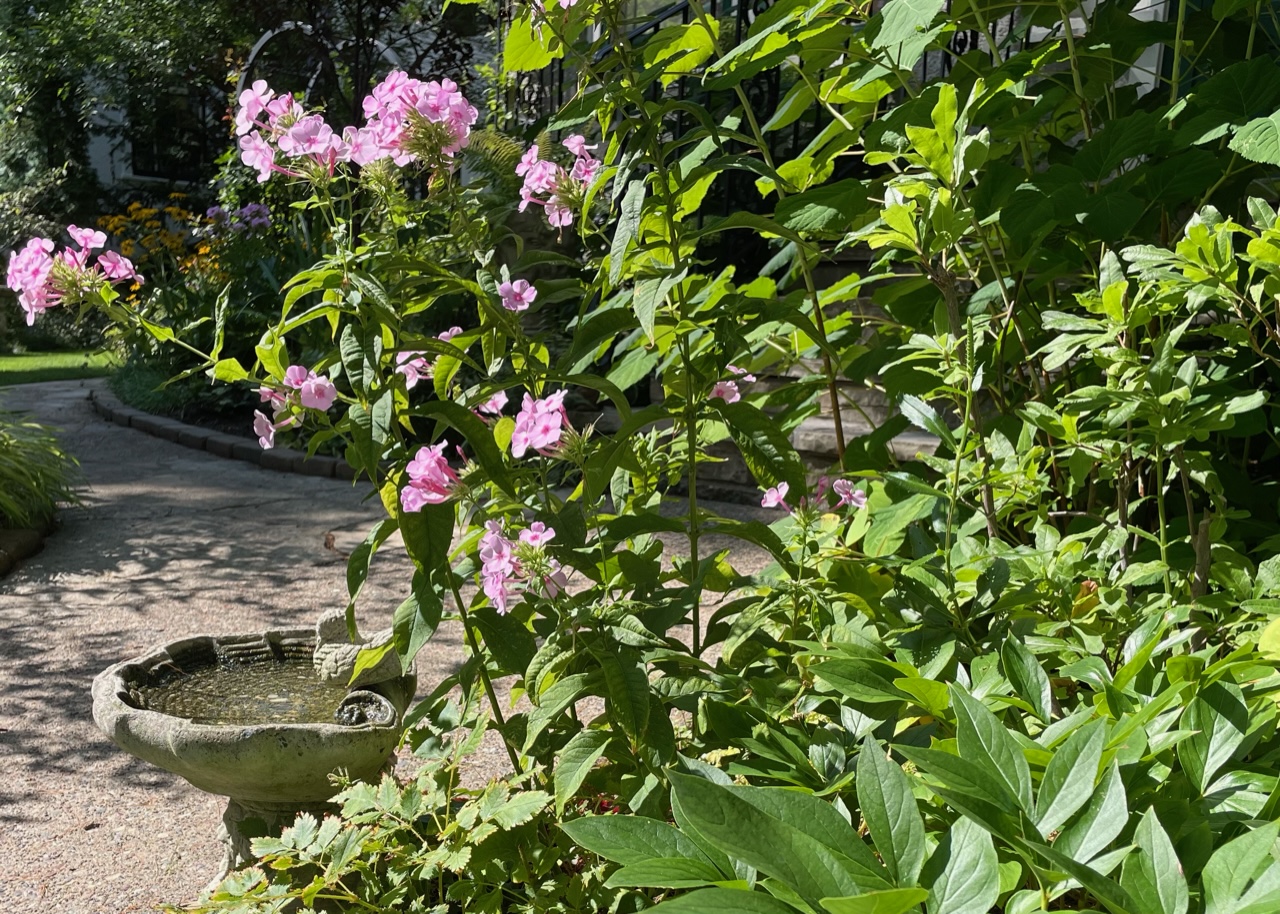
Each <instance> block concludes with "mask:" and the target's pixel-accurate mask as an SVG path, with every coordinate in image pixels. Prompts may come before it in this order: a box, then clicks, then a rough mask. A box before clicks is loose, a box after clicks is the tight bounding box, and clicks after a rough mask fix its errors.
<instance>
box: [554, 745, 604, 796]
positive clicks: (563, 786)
mask: <svg viewBox="0 0 1280 914" xmlns="http://www.w3.org/2000/svg"><path fill="white" fill-rule="evenodd" d="M609 739H610V734H609V733H608V731H605V730H579V731H578V732H577V733H575V734H574V735H573V739H571V740H569V742H568V743H567V744H566V745H565V747H564V748H563V749H561V750H560V758H559V759H557V760H556V766H555V771H554V776H555V782H556V815H557V816H559V815H563V814H564V805H565V803H567V802H569V800H570V799H571V798H572V797H573V795H574V793H575V792H577V790H578V788H579V787H581V786H582V782H583V780H585V779H586V777H587V775H588V774H590V773H591V769H592V768H593V767H595V764H596V762H598V761H599V760H600V757H601V756H603V755H604V750H605V747H606V746H607V745H608V744H609Z"/></svg>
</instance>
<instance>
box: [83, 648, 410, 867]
mask: <svg viewBox="0 0 1280 914" xmlns="http://www.w3.org/2000/svg"><path fill="white" fill-rule="evenodd" d="M316 642H317V638H316V633H315V632H314V631H311V630H307V629H297V630H290V631H279V632H275V631H269V632H262V633H258V634H250V635H231V636H212V635H198V636H195V637H191V638H183V639H181V640H178V641H173V642H170V643H169V644H165V645H161V646H159V647H156V648H155V649H153V650H151V651H150V652H149V653H147V654H144V655H142V656H140V657H135V658H133V659H131V660H126V661H124V662H123V663H117V664H116V665H115V666H112V667H109V668H108V669H106V670H104V671H103V672H101V673H100V674H98V676H97V678H95V679H94V681H93V719H94V720H95V721H96V722H97V724H98V726H99V727H100V728H101V729H102V731H103V732H104V733H106V734H107V736H109V737H111V739H112V740H113V741H114V742H115V743H116V745H118V746H119V747H120V748H121V749H124V750H125V751H126V752H128V753H130V754H132V755H135V756H137V757H138V758H140V759H144V760H145V761H148V762H150V763H151V764H153V765H157V766H159V767H160V768H163V769H165V770H166V771H172V772H173V773H175V774H178V775H181V776H182V777H183V778H185V779H186V780H187V781H189V782H190V783H191V784H192V785H193V786H195V787H198V788H200V789H201V790H204V791H207V792H209V793H213V794H218V795H220V796H225V797H227V798H228V800H227V809H226V812H225V813H224V815H223V825H222V830H221V837H222V839H223V842H224V844H225V847H226V856H225V858H224V861H223V867H222V872H221V874H220V875H219V876H218V878H217V879H215V880H214V882H215V884H216V882H218V881H220V880H221V879H222V877H223V876H225V875H226V874H227V873H229V872H230V871H231V870H232V869H234V868H235V867H237V866H239V865H240V864H241V863H244V862H246V861H248V860H250V859H252V854H251V852H250V849H249V839H248V837H246V834H245V833H246V832H254V833H258V834H261V833H262V830H263V829H264V828H265V829H267V830H274V831H275V832H276V833H277V834H278V833H279V830H280V829H282V828H284V827H285V826H287V825H291V824H292V823H293V820H294V818H295V817H296V816H297V814H298V813H299V812H303V811H309V812H316V813H323V812H325V811H328V810H329V808H330V807H329V806H328V800H329V798H330V797H332V796H333V794H334V793H335V792H336V789H335V787H334V786H333V784H332V782H331V781H330V780H329V776H330V775H332V774H335V773H338V772H342V773H344V774H346V775H347V776H349V777H351V778H353V779H357V780H376V779H377V777H378V774H379V772H380V771H381V770H382V769H383V767H384V766H385V765H386V763H387V760H388V759H389V758H390V756H391V753H392V752H393V751H394V750H395V748H396V745H397V743H398V742H399V740H400V734H401V731H402V730H403V716H404V712H405V709H406V708H407V707H408V704H409V702H410V700H411V699H412V698H413V693H414V686H415V685H416V680H415V677H414V676H413V675H412V674H407V675H406V674H399V670H398V668H397V675H395V676H394V677H392V678H388V679H385V680H383V681H381V682H377V683H374V684H370V685H365V686H362V687H359V688H355V689H351V688H349V687H348V686H347V684H346V682H347V680H346V679H345V678H342V679H332V678H331V679H328V680H327V681H326V680H325V679H323V678H322V677H320V676H319V675H317V672H316V670H315V667H314V665H313V655H314V654H315V652H316ZM253 820H257V821H253ZM242 826H244V827H242Z"/></svg>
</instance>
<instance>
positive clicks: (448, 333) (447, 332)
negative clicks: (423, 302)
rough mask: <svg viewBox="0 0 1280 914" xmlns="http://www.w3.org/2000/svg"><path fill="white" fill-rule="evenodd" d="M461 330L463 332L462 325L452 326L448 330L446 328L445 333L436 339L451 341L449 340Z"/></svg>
mask: <svg viewBox="0 0 1280 914" xmlns="http://www.w3.org/2000/svg"><path fill="white" fill-rule="evenodd" d="M461 332H462V328H461V327H450V328H449V329H448V330H445V331H444V332H443V333H441V334H440V335H439V336H437V337H436V339H438V340H442V341H443V342H446V343H447V342H449V340H451V339H453V338H454V337H455V336H457V335H458V334H459V333H461Z"/></svg>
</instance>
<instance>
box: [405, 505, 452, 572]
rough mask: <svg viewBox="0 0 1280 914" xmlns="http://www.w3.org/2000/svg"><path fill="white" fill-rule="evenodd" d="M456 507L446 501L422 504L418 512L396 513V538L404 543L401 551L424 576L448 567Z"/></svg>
mask: <svg viewBox="0 0 1280 914" xmlns="http://www.w3.org/2000/svg"><path fill="white" fill-rule="evenodd" d="M456 507H457V506H456V505H454V504H453V503H450V502H446V503H445V504H441V505H426V506H425V507H423V509H422V510H421V511H401V512H400V516H399V521H400V537H401V539H403V540H404V550H405V552H407V553H409V558H411V559H413V563H414V564H415V565H417V566H418V567H419V568H421V569H423V570H424V571H426V572H428V573H431V572H434V571H435V570H436V569H439V568H443V567H445V566H446V565H447V564H448V561H449V546H450V545H451V544H452V543H453V525H454V520H455V517H454V511H455V510H456Z"/></svg>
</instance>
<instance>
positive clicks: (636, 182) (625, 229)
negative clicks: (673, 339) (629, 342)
mask: <svg viewBox="0 0 1280 914" xmlns="http://www.w3.org/2000/svg"><path fill="white" fill-rule="evenodd" d="M644 191H645V184H644V179H643V178H633V179H632V180H630V181H628V182H627V190H626V193H624V194H623V195H622V204H621V212H620V214H619V216H618V224H617V226H616V227H615V228H614V230H613V243H612V244H611V245H610V246H609V283H610V284H611V285H615V286H616V285H617V284H618V280H619V279H621V278H622V266H623V264H624V263H626V259H627V248H628V247H630V246H631V242H632V241H633V240H635V237H636V230H637V229H639V228H640V215H641V213H643V212H644ZM650 328H651V329H650V331H647V332H649V336H650V338H652V336H653V334H652V324H651V325H650ZM574 341H575V343H576V342H577V339H576V334H575V340H574Z"/></svg>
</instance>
